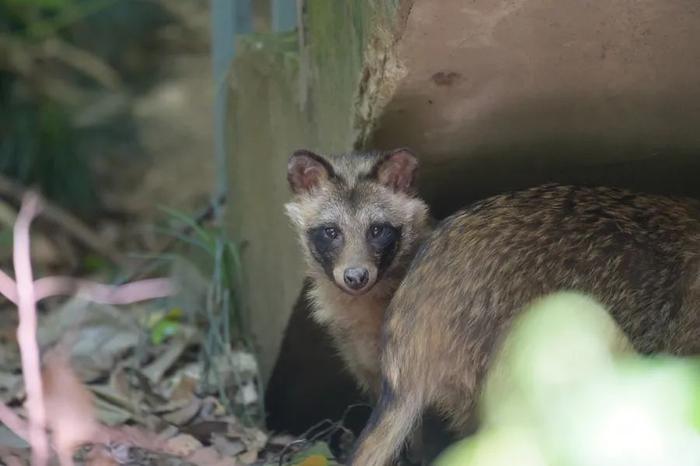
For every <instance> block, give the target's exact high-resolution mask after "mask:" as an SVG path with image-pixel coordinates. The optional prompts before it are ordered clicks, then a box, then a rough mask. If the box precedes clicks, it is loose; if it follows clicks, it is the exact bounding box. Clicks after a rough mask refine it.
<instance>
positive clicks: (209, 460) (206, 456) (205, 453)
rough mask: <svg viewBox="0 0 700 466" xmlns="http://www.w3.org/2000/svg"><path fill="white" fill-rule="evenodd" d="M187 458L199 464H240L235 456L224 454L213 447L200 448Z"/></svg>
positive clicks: (230, 465)
mask: <svg viewBox="0 0 700 466" xmlns="http://www.w3.org/2000/svg"><path fill="white" fill-rule="evenodd" d="M185 459H186V460H187V461H189V462H191V463H193V464H196V465H197V466H236V465H238V464H239V463H238V462H237V461H236V459H235V458H233V457H226V456H222V455H220V454H219V452H217V451H216V449H214V448H212V447H204V448H200V449H199V450H197V451H195V452H194V453H192V454H191V455H189V456H188V457H187V458H185Z"/></svg>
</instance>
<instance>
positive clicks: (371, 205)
mask: <svg viewBox="0 0 700 466" xmlns="http://www.w3.org/2000/svg"><path fill="white" fill-rule="evenodd" d="M417 165H418V162H417V160H416V158H415V157H414V156H413V155H412V154H411V153H410V152H408V151H407V150H405V149H398V150H395V151H391V152H382V153H380V152H376V153H351V154H344V155H338V156H328V157H322V156H320V155H317V154H314V153H311V152H308V151H298V152H296V153H295V154H294V155H292V157H291V158H290V161H289V166H288V179H289V184H290V187H291V189H292V191H293V192H294V194H295V196H294V198H293V200H292V201H291V202H289V203H288V204H287V205H286V210H287V215H288V216H289V217H290V219H291V220H292V223H293V224H294V226H295V227H296V229H297V231H298V233H299V238H300V241H301V246H302V250H303V252H304V257H305V259H306V263H307V273H308V276H309V277H310V278H311V279H312V281H313V284H312V287H311V290H310V292H309V295H310V297H311V298H312V301H313V303H314V310H313V317H314V318H315V319H316V320H317V321H318V322H320V323H321V324H323V325H324V326H326V327H327V328H328V330H329V333H330V334H331V336H332V337H333V340H334V342H335V345H336V347H337V348H338V350H339V353H340V356H341V357H342V358H343V360H344V362H345V364H346V365H347V367H348V369H349V370H350V372H351V373H352V374H353V376H354V377H355V379H356V380H357V381H358V383H359V385H360V386H361V387H362V388H364V389H365V390H367V391H368V392H369V393H370V394H371V395H374V396H376V395H377V393H378V391H379V380H380V377H379V343H380V334H381V326H382V324H383V321H384V312H385V310H386V306H387V305H388V304H389V301H390V300H391V298H392V296H393V294H394V292H395V290H396V288H397V287H398V286H399V284H400V282H401V280H402V279H403V276H404V274H405V272H406V269H407V267H408V265H409V263H410V261H411V259H412V258H413V255H414V254H415V251H416V249H417V247H418V245H419V244H420V243H421V241H422V239H423V238H424V237H425V236H426V234H427V233H428V231H429V217H428V208H427V206H426V204H425V203H424V202H423V201H422V200H420V199H419V198H417V197H416V196H415V191H414V185H415V178H416V168H417Z"/></svg>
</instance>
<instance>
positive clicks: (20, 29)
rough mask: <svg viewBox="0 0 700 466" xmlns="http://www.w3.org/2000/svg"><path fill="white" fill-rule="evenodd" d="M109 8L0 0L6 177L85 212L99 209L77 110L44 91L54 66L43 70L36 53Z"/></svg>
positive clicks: (1, 169)
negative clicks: (77, 127) (82, 146)
mask: <svg viewBox="0 0 700 466" xmlns="http://www.w3.org/2000/svg"><path fill="white" fill-rule="evenodd" d="M106 4H107V2H105V1H86V0H32V1H28V0H0V53H2V54H3V55H4V57H0V108H1V109H2V112H0V173H2V174H4V175H6V176H8V177H10V178H13V179H15V180H16V181H19V182H20V183H22V184H24V185H29V186H34V185H36V186H38V187H39V188H40V189H41V190H42V192H43V193H44V195H46V196H47V197H48V198H49V199H52V200H54V201H55V202H57V203H59V204H61V205H64V206H66V207H68V208H70V209H71V210H74V211H76V212H78V213H82V214H88V213H90V211H91V210H92V209H93V208H94V206H95V190H94V186H93V184H92V179H91V176H90V168H89V164H88V160H87V159H86V157H85V156H83V155H81V154H80V153H79V151H78V150H77V132H76V130H75V129H74V128H73V125H72V121H71V109H70V108H69V107H68V106H67V105H65V103H63V102H58V101H56V100H55V99H53V98H51V97H50V96H48V95H47V93H45V92H42V89H41V86H42V85H44V84H43V83H45V82H46V81H45V80H46V79H47V77H46V76H35V75H36V74H37V73H39V72H40V71H41V72H42V73H46V72H48V71H47V70H50V68H45V69H42V70H39V69H37V68H36V67H35V63H36V57H35V56H33V54H35V53H36V50H37V48H36V47H41V45H42V41H43V40H44V39H47V38H50V37H52V36H54V35H56V34H59V33H60V31H61V29H62V28H63V27H66V26H68V25H70V24H71V23H73V22H75V21H78V20H79V19H81V18H84V17H85V16H86V15H88V14H89V13H91V12H93V11H96V9H98V8H102V7H104V6H105V5H106ZM56 77H57V78H58V79H60V75H57V76H56ZM52 78H53V77H52Z"/></svg>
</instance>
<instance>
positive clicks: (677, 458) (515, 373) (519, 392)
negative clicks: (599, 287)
mask: <svg viewBox="0 0 700 466" xmlns="http://www.w3.org/2000/svg"><path fill="white" fill-rule="evenodd" d="M481 409H482V419H483V424H482V427H481V429H480V431H479V432H478V433H477V434H476V435H474V436H473V437H470V438H468V439H466V440H464V441H462V442H461V443H459V444H457V445H456V446H454V447H453V448H452V449H451V450H448V451H447V452H446V453H445V454H444V455H443V457H442V458H440V459H439V461H438V463H437V464H438V466H473V465H479V466H496V465H498V466H506V465H509V466H510V465H513V464H517V465H520V466H622V465H635V466H691V465H698V464H700V364H699V362H698V361H697V360H696V359H692V358H687V359H686V358H674V357H670V356H655V357H642V356H639V355H637V354H635V353H634V351H632V349H631V345H629V343H628V342H627V339H626V338H625V336H624V335H623V334H622V332H621V331H620V330H619V328H618V327H617V325H616V324H615V323H614V321H613V320H612V318H611V317H610V315H609V314H608V313H607V312H606V310H605V309H604V308H603V307H601V306H600V305H599V304H598V303H597V302H595V301H593V300H591V299H589V298H587V297H585V296H581V295H578V294H573V293H560V294H556V295H553V296H550V297H548V298H546V299H543V300H541V301H540V302H538V303H535V304H534V305H533V306H532V307H531V308H530V309H529V310H528V311H527V312H525V314H524V316H522V317H521V318H520V319H519V321H518V322H517V323H516V325H515V326H514V328H513V330H512V332H511V334H510V335H509V337H508V338H507V340H506V342H505V344H504V347H503V349H502V351H501V353H500V355H499V357H498V358H497V359H496V362H495V364H494V366H493V368H492V370H491V371H490V375H489V380H488V382H487V384H486V387H485V390H484V395H483V399H482V403H481Z"/></svg>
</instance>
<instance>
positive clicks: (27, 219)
mask: <svg viewBox="0 0 700 466" xmlns="http://www.w3.org/2000/svg"><path fill="white" fill-rule="evenodd" d="M38 211H39V198H38V197H37V196H36V195H35V194H28V195H26V196H25V198H24V200H23V202H22V208H21V209H20V211H19V214H18V215H17V221H16V222H15V228H14V242H15V244H14V251H13V261H14V266H15V277H16V280H17V307H18V309H19V326H18V327H17V343H18V344H19V349H20V355H21V357H22V373H23V376H24V385H25V387H26V390H27V402H26V406H27V417H28V419H29V433H28V434H29V435H28V437H29V444H30V445H31V446H32V464H33V465H35V466H45V465H46V463H47V461H48V458H49V442H48V438H47V436H46V410H45V407H44V392H43V389H42V386H41V385H42V383H41V365H40V359H39V348H38V346H37V342H36V327H37V318H36V300H35V296H34V280H33V278H32V264H31V254H30V247H29V227H30V225H31V223H32V220H33V219H34V217H35V216H36V214H37V212H38Z"/></svg>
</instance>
